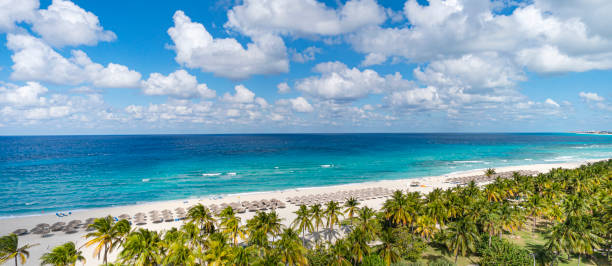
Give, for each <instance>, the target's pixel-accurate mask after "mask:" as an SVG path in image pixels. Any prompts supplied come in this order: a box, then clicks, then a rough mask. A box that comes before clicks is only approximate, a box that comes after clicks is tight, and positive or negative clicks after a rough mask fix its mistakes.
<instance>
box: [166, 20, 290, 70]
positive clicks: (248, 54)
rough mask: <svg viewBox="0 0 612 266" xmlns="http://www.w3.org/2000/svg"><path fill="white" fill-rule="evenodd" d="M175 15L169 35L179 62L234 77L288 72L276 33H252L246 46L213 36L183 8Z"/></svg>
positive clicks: (283, 50) (285, 56)
mask: <svg viewBox="0 0 612 266" xmlns="http://www.w3.org/2000/svg"><path fill="white" fill-rule="evenodd" d="M173 18H174V26H173V27H171V28H170V29H168V34H169V35H170V37H171V38H172V41H173V42H174V46H173V49H174V51H175V52H176V57H175V60H176V62H178V63H179V64H182V65H184V66H187V67H190V68H200V69H201V70H202V71H204V72H212V73H214V74H215V75H217V76H221V77H227V78H231V79H244V78H247V77H249V76H251V75H254V74H277V73H283V72H287V71H289V60H288V59H287V49H286V47H285V43H284V42H283V40H282V39H281V38H280V37H278V36H276V35H272V34H262V35H257V36H251V39H252V40H253V42H252V43H249V44H247V47H246V48H244V47H243V46H242V44H240V43H239V42H238V41H236V39H232V38H214V37H213V36H212V35H211V34H210V33H209V32H208V31H207V30H206V28H205V27H204V26H203V25H202V24H200V23H196V22H192V21H191V19H190V18H189V17H187V16H186V15H185V13H184V12H183V11H177V12H176V13H175V14H174V17H173Z"/></svg>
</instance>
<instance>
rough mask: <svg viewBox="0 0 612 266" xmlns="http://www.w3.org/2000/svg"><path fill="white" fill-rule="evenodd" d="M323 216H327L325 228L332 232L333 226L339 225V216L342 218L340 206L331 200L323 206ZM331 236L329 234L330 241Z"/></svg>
mask: <svg viewBox="0 0 612 266" xmlns="http://www.w3.org/2000/svg"><path fill="white" fill-rule="evenodd" d="M325 215H326V216H327V228H328V229H329V231H330V232H333V231H334V225H335V224H339V223H340V218H339V216H342V212H341V211H340V205H339V204H338V203H337V202H335V201H333V200H331V201H329V202H328V203H327V204H326V205H325ZM332 236H333V234H330V239H329V240H330V241H331V237H332Z"/></svg>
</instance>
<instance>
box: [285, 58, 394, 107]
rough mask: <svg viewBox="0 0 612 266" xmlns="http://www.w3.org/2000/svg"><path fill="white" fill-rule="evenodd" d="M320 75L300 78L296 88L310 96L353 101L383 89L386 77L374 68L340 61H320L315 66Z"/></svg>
mask: <svg viewBox="0 0 612 266" xmlns="http://www.w3.org/2000/svg"><path fill="white" fill-rule="evenodd" d="M314 71H315V72H318V73H320V74H321V75H320V76H313V77H309V78H305V79H302V80H300V81H298V82H297V83H296V86H295V87H296V88H297V89H298V90H299V91H302V92H304V93H306V94H308V95H310V96H313V97H316V98H320V99H325V100H337V101H353V100H357V99H359V98H364V97H366V96H367V95H369V94H371V93H380V92H382V91H383V90H384V89H385V85H386V79H385V78H384V77H381V76H380V75H378V73H377V72H376V71H374V70H370V69H366V70H363V71H361V70H359V69H357V68H348V67H347V66H346V65H345V64H343V63H341V62H337V61H336V62H327V63H320V64H318V65H316V66H315V68H314Z"/></svg>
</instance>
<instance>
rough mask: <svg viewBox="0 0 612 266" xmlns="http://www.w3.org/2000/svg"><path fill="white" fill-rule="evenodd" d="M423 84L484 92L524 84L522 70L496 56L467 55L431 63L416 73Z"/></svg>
mask: <svg viewBox="0 0 612 266" xmlns="http://www.w3.org/2000/svg"><path fill="white" fill-rule="evenodd" d="M414 76H415V77H416V78H417V79H418V80H419V81H421V82H423V83H425V84H429V85H435V86H438V87H461V88H464V90H465V91H472V92H483V91H488V90H491V89H496V88H511V87H514V86H515V85H516V83H517V82H520V81H525V80H526V77H525V75H524V73H523V72H522V70H521V69H520V68H518V67H516V65H515V64H513V63H512V61H510V60H509V59H507V58H505V57H501V56H499V55H498V54H497V53H483V54H466V55H464V56H461V57H459V58H452V59H443V60H434V61H431V62H430V63H429V64H428V65H427V67H425V68H417V69H415V70H414Z"/></svg>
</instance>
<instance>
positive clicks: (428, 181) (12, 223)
mask: <svg viewBox="0 0 612 266" xmlns="http://www.w3.org/2000/svg"><path fill="white" fill-rule="evenodd" d="M602 160H608V159H591V160H581V161H575V162H566V163H551V164H528V165H518V166H506V167H498V168H496V171H497V172H498V173H502V172H512V171H519V170H527V171H538V172H542V173H544V172H548V171H549V170H550V169H553V168H559V167H561V168H576V167H579V166H580V165H583V164H586V163H593V162H596V161H602ZM484 169H485V168H483V169H474V170H467V171H456V172H451V173H449V174H444V175H439V176H425V177H420V178H408V179H396V180H377V181H368V182H361V183H351V184H342V185H333V186H322V187H307V188H292V189H283V190H276V191H257V192H247V193H236V194H228V195H224V196H223V197H222V198H214V199H213V198H212V197H201V198H189V199H178V200H169V201H156V202H146V203H141V204H132V205H122V206H113V207H102V208H92V209H82V210H75V211H72V215H70V216H66V217H57V216H56V215H55V213H45V214H40V215H30V216H19V217H11V218H4V219H0V235H7V234H10V233H11V232H13V231H14V230H16V229H22V228H23V229H27V230H31V229H32V228H34V227H35V226H36V225H37V224H40V223H48V224H53V223H56V222H66V223H68V222H69V221H71V220H80V221H85V220H87V219H88V218H98V217H103V216H107V215H111V216H113V217H118V216H120V215H121V214H128V215H130V216H134V215H135V214H136V213H139V212H142V213H149V212H150V211H154V210H156V211H162V210H164V209H167V210H173V211H174V210H175V209H176V208H183V209H185V210H186V209H187V208H189V207H190V206H192V205H195V204H203V205H206V206H210V205H212V204H216V205H219V204H221V203H231V202H243V201H260V200H263V199H268V200H270V199H278V200H280V201H282V202H285V204H286V208H280V209H276V212H277V213H278V216H279V217H280V218H281V219H282V223H283V224H284V225H289V224H290V223H291V222H292V221H293V219H294V218H295V217H296V215H295V214H294V212H295V211H296V210H297V209H298V206H296V205H294V204H291V203H288V202H287V201H286V200H287V198H289V197H312V196H315V195H316V194H328V193H335V192H339V191H347V190H362V189H369V188H374V187H376V188H382V189H388V190H397V189H401V190H404V191H410V192H415V191H418V192H420V193H424V194H425V193H429V192H431V191H432V190H433V189H436V188H440V189H448V188H452V187H455V186H457V184H456V183H452V182H450V179H451V178H457V177H473V176H476V175H482V173H483V170H484ZM412 182H419V186H416V187H415V186H412V185H411V183H412ZM486 183H487V182H481V183H479V185H484V184H486ZM386 199H387V197H378V198H371V199H368V200H362V201H360V207H363V206H368V207H370V208H373V209H375V210H378V209H380V208H381V207H382V205H383V203H384V202H385V201H386ZM254 215H255V212H250V211H247V212H245V213H239V214H238V215H237V216H238V217H240V218H241V219H242V223H243V224H244V223H246V221H247V220H248V219H250V218H252V217H253V216H254ZM182 224H183V221H180V220H179V221H176V220H175V221H170V222H161V223H152V222H151V221H147V223H146V224H144V225H132V228H133V229H135V228H146V229H149V230H156V231H164V230H169V229H171V228H172V227H176V228H178V227H180V226H181V225H182ZM86 233H87V231H85V230H84V229H83V228H80V229H78V232H77V233H72V234H68V233H65V232H62V231H58V232H51V233H50V235H47V236H46V237H42V236H41V235H38V234H31V233H30V234H26V235H23V236H20V237H19V242H20V243H22V244H36V243H37V244H40V245H37V246H34V247H32V248H31V249H30V253H31V254H30V259H28V260H27V262H26V264H25V265H39V262H38V260H39V258H40V256H42V254H44V253H46V252H49V251H50V250H51V249H53V247H55V246H58V245H61V244H64V243H66V242H68V241H72V242H75V244H76V246H77V247H81V246H83V244H84V243H85V242H86V239H85V237H84V236H85V234H86ZM93 249H94V247H93V246H91V247H82V248H81V250H82V252H83V256H85V257H86V259H87V263H85V265H99V264H100V263H101V260H99V259H97V258H94V257H92V254H93ZM117 255H118V254H117V252H116V251H115V252H111V253H109V261H114V259H115V258H116V256H117Z"/></svg>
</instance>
